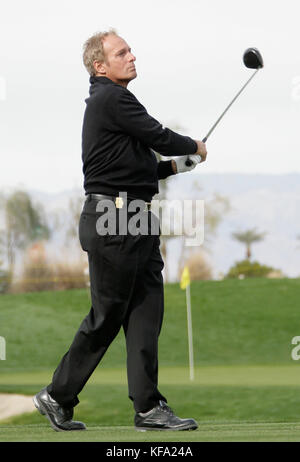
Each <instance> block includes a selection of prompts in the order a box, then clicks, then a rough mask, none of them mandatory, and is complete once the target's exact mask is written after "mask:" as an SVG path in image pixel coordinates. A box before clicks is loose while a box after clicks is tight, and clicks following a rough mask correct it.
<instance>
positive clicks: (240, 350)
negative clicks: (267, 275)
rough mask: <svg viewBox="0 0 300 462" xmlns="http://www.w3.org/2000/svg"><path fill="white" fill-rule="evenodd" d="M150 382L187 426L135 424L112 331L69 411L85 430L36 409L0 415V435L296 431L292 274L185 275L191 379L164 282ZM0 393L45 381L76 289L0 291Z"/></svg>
mask: <svg viewBox="0 0 300 462" xmlns="http://www.w3.org/2000/svg"><path fill="white" fill-rule="evenodd" d="M165 292H166V297H165V300H166V306H165V323H164V326H163V329H162V333H161V336H160V358H161V360H160V367H159V384H160V385H159V388H160V391H161V392H162V394H163V395H165V396H166V397H167V399H168V404H169V405H170V407H171V408H172V409H173V410H174V412H175V413H176V414H177V415H179V416H180V417H182V418H186V417H192V418H194V419H195V420H196V421H197V422H198V424H199V428H198V429H197V430H196V431H190V432H142V433H140V432H136V431H135V430H134V428H133V418H134V411H133V406H132V402H131V401H130V400H129V399H128V388H127V374H126V349H125V342H124V334H123V332H122V331H121V332H120V333H119V334H118V336H117V338H116V340H115V342H114V343H113V344H112V346H111V348H110V349H109V350H108V352H107V354H106V355H105V357H104V359H103V362H101V364H100V365H99V366H98V367H97V368H96V370H95V371H94V373H93V374H92V376H91V377H90V379H89V381H88V383H87V385H86V386H85V387H84V389H83V390H82V392H81V393H80V395H79V400H80V403H79V405H78V406H76V408H75V414H74V419H75V420H80V421H83V422H85V424H86V425H87V431H85V432H78V433H77V432H71V433H65V432H63V433H57V432H54V431H53V430H52V428H51V427H50V425H49V424H48V421H47V419H46V418H45V417H43V416H41V415H40V414H39V413H38V412H37V411H35V412H33V413H28V414H23V415H18V416H14V417H10V418H8V419H6V420H2V421H0V442H5V441H7V442H9V441H12V442H13V441H20V442H21V441H24V442H26V441H49V442H51V441H91V442H92V441H93V442H101V441H102V442H131V441H132V442H144V441H145V442H147V441H148V442H152V441H153V442H155V441H157V442H172V441H173V442H191V443H192V442H202V441H203V442H206V441H207V442H214V441H216V442H222V441H224V442H227V441H253V442H254V441H256V442H258V441H300V418H299V383H300V364H299V361H293V360H292V358H291V351H292V348H293V345H292V344H291V339H292V338H293V337H294V336H297V335H300V322H298V318H299V310H298V301H299V298H300V281H299V280H288V279H283V280H262V279H261V280H258V279H257V280H241V281H231V280H227V281H226V280H225V281H203V282H199V283H193V284H192V286H191V294H192V315H193V329H194V353H195V354H194V357H195V377H194V380H192V381H191V380H190V373H189V368H188V348H187V334H186V309H185V294H184V292H183V291H181V290H180V288H179V287H178V285H177V284H170V285H166V287H165ZM0 303H1V306H0V308H1V309H0V326H1V332H0V335H2V336H4V337H5V339H6V342H7V359H6V361H1V362H0V393H1V392H2V393H19V394H24V395H28V396H33V395H34V394H35V393H37V392H38V391H39V390H40V389H41V388H42V387H44V386H46V385H47V384H48V383H50V381H51V378H52V374H53V372H54V369H55V367H56V365H57V363H58V361H59V359H60V358H61V356H62V354H64V352H65V351H66V349H67V348H68V346H69V344H70V342H71V341H72V338H73V335H74V333H75V331H76V329H77V327H78V325H79V323H80V322H81V320H82V318H83V317H84V315H85V314H86V311H87V309H88V306H89V300H88V297H87V293H86V291H84V290H69V291H62V292H55V293H51V292H40V293H27V294H16V295H4V296H1V297H0Z"/></svg>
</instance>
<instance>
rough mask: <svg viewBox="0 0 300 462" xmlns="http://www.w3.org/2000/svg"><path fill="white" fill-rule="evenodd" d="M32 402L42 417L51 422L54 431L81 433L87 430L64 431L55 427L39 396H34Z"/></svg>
mask: <svg viewBox="0 0 300 462" xmlns="http://www.w3.org/2000/svg"><path fill="white" fill-rule="evenodd" d="M32 401H33V404H34V405H35V407H36V408H37V410H38V411H39V413H40V414H41V415H44V416H45V417H47V419H48V420H49V422H50V425H51V427H52V428H53V430H55V431H56V432H70V431H80V430H86V429H85V428H80V429H79V428H78V430H75V429H73V430H64V429H63V428H59V427H57V426H56V425H55V423H54V422H52V420H51V417H50V416H49V414H48V412H47V409H45V407H44V406H43V403H42V402H41V401H40V400H39V399H38V398H37V396H34V397H33V398H32Z"/></svg>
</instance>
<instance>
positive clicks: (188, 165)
mask: <svg viewBox="0 0 300 462" xmlns="http://www.w3.org/2000/svg"><path fill="white" fill-rule="evenodd" d="M206 140H207V136H206V137H205V138H203V140H202V143H206ZM192 163H193V162H192V161H191V160H190V159H189V158H187V160H186V161H185V165H186V166H187V167H190V166H191V165H192Z"/></svg>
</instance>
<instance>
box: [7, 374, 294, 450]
mask: <svg viewBox="0 0 300 462" xmlns="http://www.w3.org/2000/svg"><path fill="white" fill-rule="evenodd" d="M160 377H161V379H160V383H161V388H162V390H163V391H166V392H167V395H168V397H169V399H170V402H171V403H176V411H178V413H179V415H181V416H182V417H188V416H192V417H194V418H195V419H196V420H197V421H198V424H199V428H198V429H197V430H196V431H190V432H142V433H140V432H136V431H135V430H134V428H133V410H132V406H131V402H130V401H129V400H128V398H127V385H126V374H125V369H123V368H112V369H109V368H103V370H100V369H98V370H97V371H95V373H94V375H93V376H92V378H91V379H90V381H89V382H88V384H87V386H86V388H85V389H84V391H83V392H82V393H81V394H80V404H79V405H78V406H77V407H76V408H75V418H76V419H78V420H82V421H84V422H85V423H86V424H87V431H85V432H71V433H67V432H61V433H57V432H54V431H53V430H52V429H51V427H50V425H49V424H48V421H47V420H46V419H45V417H43V416H41V415H40V414H39V413H38V412H33V413H29V414H25V415H21V416H16V417H12V418H9V419H6V420H4V421H2V422H1V424H0V441H2V442H4V441H49V442H51V441H58V442H59V441H74V442H75V441H93V442H97V441H98V442H101V441H103V442H110V441H111V442H113V441H115V442H125V441H127V442H128V441H134V442H142V441H149V442H151V441H153V442H154V441H160V442H168V441H170V442H172V441H173V442H201V441H211V442H213V441H300V422H298V421H297V419H298V383H299V381H300V370H299V368H298V367H293V366H283V365H280V366H275V365H274V366H270V365H265V366H263V365H260V366H259V365H255V366H227V367H226V366H219V367H218V366H203V367H197V368H196V371H195V379H194V380H193V381H190V379H189V370H188V368H183V367H182V368H179V367H177V368H161V371H160ZM50 378H51V371H43V372H37V371H36V372H33V373H26V372H18V373H4V374H2V376H1V378H0V392H1V391H2V392H4V391H5V392H19V393H24V394H28V395H33V394H34V393H36V391H38V390H39V389H40V388H41V387H42V386H44V384H45V383H48V382H49V380H50Z"/></svg>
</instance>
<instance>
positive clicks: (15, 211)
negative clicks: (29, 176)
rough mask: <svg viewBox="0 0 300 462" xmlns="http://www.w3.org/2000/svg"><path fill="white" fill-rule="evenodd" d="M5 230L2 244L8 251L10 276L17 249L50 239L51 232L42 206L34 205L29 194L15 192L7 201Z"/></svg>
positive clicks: (2, 235)
mask: <svg viewBox="0 0 300 462" xmlns="http://www.w3.org/2000/svg"><path fill="white" fill-rule="evenodd" d="M4 215H5V229H4V230H2V232H1V243H2V246H3V247H4V248H5V249H6V255H7V261H8V267H9V272H10V274H13V269H14V264H15V255H16V250H17V249H25V248H26V246H27V245H28V244H30V243H32V242H34V241H35V240H38V239H49V237H50V231H49V228H48V226H47V223H46V219H45V217H44V211H43V208H42V205H41V204H36V205H33V203H32V201H31V198H30V196H29V194H28V193H27V192H25V191H21V190H19V191H15V192H14V193H12V194H11V195H10V196H9V197H8V198H6V200H5V205H4Z"/></svg>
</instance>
